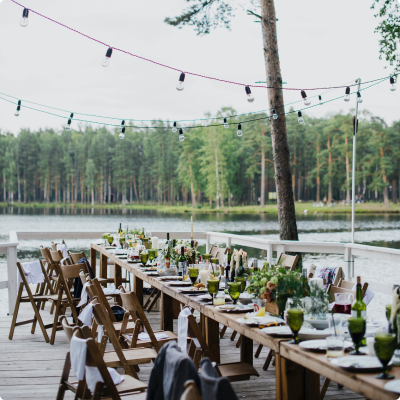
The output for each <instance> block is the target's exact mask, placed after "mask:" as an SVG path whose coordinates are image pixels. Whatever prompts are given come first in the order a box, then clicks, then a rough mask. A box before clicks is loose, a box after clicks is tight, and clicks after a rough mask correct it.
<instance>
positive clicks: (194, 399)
mask: <svg viewBox="0 0 400 400" xmlns="http://www.w3.org/2000/svg"><path fill="white" fill-rule="evenodd" d="M180 400H203V398H202V397H201V396H200V393H199V391H198V390H197V386H196V384H195V382H194V381H186V382H185V391H184V392H183V393H182V396H181V398H180Z"/></svg>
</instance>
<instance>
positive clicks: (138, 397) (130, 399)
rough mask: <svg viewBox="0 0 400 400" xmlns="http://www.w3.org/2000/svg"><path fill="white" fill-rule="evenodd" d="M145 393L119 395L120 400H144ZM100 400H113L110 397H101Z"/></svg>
mask: <svg viewBox="0 0 400 400" xmlns="http://www.w3.org/2000/svg"><path fill="white" fill-rule="evenodd" d="M124 376H126V375H124ZM146 398H147V393H145V392H140V393H132V394H121V400H146ZM101 400H113V398H112V397H102V398H101Z"/></svg>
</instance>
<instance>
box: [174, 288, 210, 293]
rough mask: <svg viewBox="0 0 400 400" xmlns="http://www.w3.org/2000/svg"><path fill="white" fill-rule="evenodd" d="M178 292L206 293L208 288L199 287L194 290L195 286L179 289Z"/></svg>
mask: <svg viewBox="0 0 400 400" xmlns="http://www.w3.org/2000/svg"><path fill="white" fill-rule="evenodd" d="M180 292H181V293H182V294H194V293H196V294H197V293H208V290H207V289H199V290H196V288H190V289H182V290H180Z"/></svg>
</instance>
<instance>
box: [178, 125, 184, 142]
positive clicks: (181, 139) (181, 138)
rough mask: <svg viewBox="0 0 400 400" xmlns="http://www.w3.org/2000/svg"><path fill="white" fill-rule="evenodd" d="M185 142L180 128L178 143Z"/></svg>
mask: <svg viewBox="0 0 400 400" xmlns="http://www.w3.org/2000/svg"><path fill="white" fill-rule="evenodd" d="M184 140H185V136H183V130H182V128H180V129H179V141H180V142H183V141H184Z"/></svg>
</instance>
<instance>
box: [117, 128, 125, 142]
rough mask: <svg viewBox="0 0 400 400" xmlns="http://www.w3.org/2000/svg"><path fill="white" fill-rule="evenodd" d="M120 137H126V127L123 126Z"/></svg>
mask: <svg viewBox="0 0 400 400" xmlns="http://www.w3.org/2000/svg"><path fill="white" fill-rule="evenodd" d="M118 137H119V138H120V139H121V140H122V139H124V138H125V127H124V126H123V127H122V129H121V132H120V134H119V135H118Z"/></svg>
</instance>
